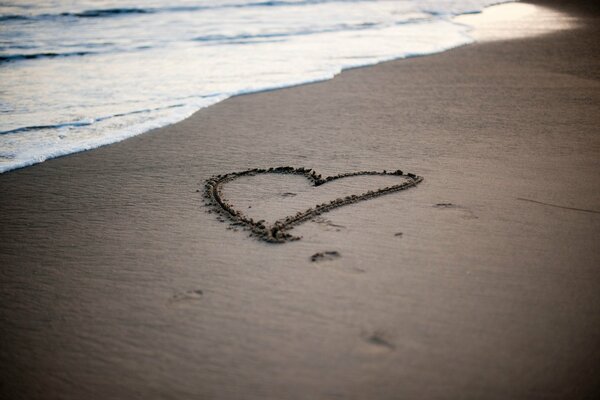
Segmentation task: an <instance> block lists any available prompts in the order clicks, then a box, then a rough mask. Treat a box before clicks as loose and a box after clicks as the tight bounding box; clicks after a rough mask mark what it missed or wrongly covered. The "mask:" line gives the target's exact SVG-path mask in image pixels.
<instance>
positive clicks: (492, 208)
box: [0, 1, 600, 399]
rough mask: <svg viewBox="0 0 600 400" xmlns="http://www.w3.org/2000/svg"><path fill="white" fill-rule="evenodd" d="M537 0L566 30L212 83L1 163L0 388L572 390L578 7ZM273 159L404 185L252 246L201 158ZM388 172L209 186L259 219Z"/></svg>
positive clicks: (578, 309)
mask: <svg viewBox="0 0 600 400" xmlns="http://www.w3.org/2000/svg"><path fill="white" fill-rule="evenodd" d="M555 3H557V2H553V1H547V2H536V4H545V5H548V6H550V7H558V9H560V10H562V11H564V12H569V13H570V15H572V16H573V18H577V21H578V28H577V29H573V30H568V31H560V32H556V33H552V34H549V35H544V36H538V37H530V38H526V39H518V40H510V41H492V42H485V43H475V44H472V45H469V46H463V47H460V48H457V49H453V50H450V51H446V52H443V53H438V54H435V55H429V56H427V57H416V58H409V59H401V60H397V61H390V62H386V63H381V64H377V65H375V66H370V67H366V68H357V69H350V70H346V71H344V72H343V73H341V74H339V75H337V76H336V77H335V78H334V79H331V80H327V81H324V82H319V83H313V84H305V85H301V86H295V87H292V88H285V89H279V90H275V91H269V92H261V93H255V94H251V95H241V96H236V97H232V98H229V99H227V100H225V101H223V102H220V103H218V104H216V105H213V106H211V107H208V108H205V109H202V110H200V111H198V112H196V113H195V114H194V115H193V116H192V117H189V118H187V119H185V120H183V121H181V122H179V123H176V124H173V125H169V126H167V127H164V128H160V129H158V130H155V131H150V132H147V133H145V134H143V135H138V136H136V137H133V138H131V139H128V140H125V141H122V142H119V143H115V144H112V145H110V146H104V147H101V148H97V149H95V150H91V151H86V152H81V153H76V154H72V155H69V156H68V157H61V158H56V159H53V160H49V161H46V162H44V163H41V164H37V165H35V166H32V167H27V168H22V169H18V170H14V171H11V172H9V173H5V174H2V175H0V193H1V194H0V220H2V224H1V231H0V265H2V274H1V277H0V283H1V284H0V293H1V294H0V298H1V301H0V318H1V319H2V321H3V323H2V324H1V325H0V336H2V338H3V341H2V344H1V345H0V370H1V372H2V378H1V379H2V381H1V385H0V393H2V395H3V396H5V397H10V398H58V397H60V398H66V399H68V398H73V399H76V398H177V399H182V398H202V399H235V398H247V399H306V398H311V399H312V398H344V399H365V398H377V399H395V398H431V399H451V398H459V397H467V398H480V399H502V398H513V399H532V398H540V399H541V398H548V397H557V398H591V397H593V395H594V394H595V393H598V392H599V391H600V387H599V386H598V382H597V379H596V377H595V374H594V371H596V370H597V368H598V367H599V366H600V347H599V345H598V343H600V321H599V319H598V315H600V295H599V293H600V272H599V271H598V268H597V266H598V265H600V253H599V252H598V250H597V243H598V238H599V237H600V217H599V216H598V215H597V213H596V212H589V211H590V210H591V211H595V210H600V204H599V203H598V201H599V200H598V199H600V172H599V171H600V139H599V137H598V126H600V115H599V114H598V111H597V110H598V106H599V105H600V75H599V74H598V71H599V70H600V61H599V57H598V54H600V53H599V51H600V49H599V47H600V40H599V38H600V28H599V26H600V23H599V21H600V13H598V6H597V5H594V4H593V2H591V1H589V2H585V1H578V2H571V3H569V4H567V5H565V4H555ZM280 165H293V166H295V167H305V168H311V169H313V170H315V171H318V173H319V174H322V175H323V176H338V175H340V174H345V173H353V172H356V171H396V170H398V169H401V170H403V171H410V172H411V173H414V174H415V175H416V176H419V177H424V180H423V182H421V183H419V185H418V186H417V187H414V188H411V189H410V190H406V191H399V192H398V193H394V194H389V195H386V196H381V197H378V198H376V199H372V200H369V201H366V202H360V203H359V204H352V205H348V206H347V207H340V208H337V209H335V210H331V211H330V212H328V213H326V214H323V215H322V216H321V217H320V218H315V219H313V220H311V221H309V222H306V223H303V224H301V225H298V226H296V227H295V228H294V235H298V236H302V237H303V238H302V240H299V241H291V242H287V243H282V244H276V245H274V244H270V243H264V242H262V241H259V240H256V239H255V238H253V237H248V235H247V232H246V233H244V232H242V231H235V230H234V229H227V224H225V223H224V222H222V221H220V220H219V218H218V217H217V216H216V215H215V214H214V213H208V211H210V209H209V208H207V207H205V206H204V205H203V197H202V196H203V194H204V185H205V182H206V181H207V180H208V179H210V178H211V177H212V176H216V175H223V174H228V173H232V172H234V171H245V170H249V169H253V168H265V169H266V168H270V167H277V166H280ZM304 172H306V170H304ZM307 173H308V172H307ZM387 174H388V173H385V175H386V176H378V175H377V176H357V177H352V178H350V179H347V180H346V179H339V180H336V181H334V182H331V183H330V184H327V185H321V186H320V187H319V188H318V190H317V188H314V187H312V186H310V185H308V184H307V179H306V178H305V177H304V176H297V177H296V178H297V179H295V180H294V179H290V177H288V176H287V175H289V174H287V175H286V174H281V175H282V176H277V177H272V176H268V174H262V175H260V174H259V175H257V176H253V177H244V178H243V179H242V178H240V179H239V180H236V182H230V183H228V184H227V187H226V188H224V190H223V193H224V196H225V197H226V199H227V200H228V201H230V202H231V203H233V204H235V205H236V209H239V210H244V214H245V215H247V216H248V218H254V220H255V221H256V220H258V219H260V217H261V216H264V215H265V214H266V217H267V218H266V219H269V217H272V219H273V220H277V218H275V216H278V215H282V216H285V215H293V212H295V211H296V210H298V211H303V210H306V209H307V208H308V207H307V206H314V205H315V204H322V203H324V204H327V202H328V201H329V200H331V199H332V198H333V199H335V198H336V197H337V198H341V199H344V198H345V197H344V196H347V195H350V196H351V195H356V194H360V193H365V192H366V193H368V191H369V190H371V191H375V190H377V189H378V188H381V187H385V186H388V185H389V184H390V183H389V182H390V181H389V180H388V181H386V180H385V179H388V178H389V179H392V178H394V177H392V176H387ZM376 178H377V179H380V180H377V179H376ZM318 179H320V178H318ZM219 196H221V195H220V194H219ZM350 198H351V197H350ZM288 210H292V211H293V212H288ZM583 211H588V212H583Z"/></svg>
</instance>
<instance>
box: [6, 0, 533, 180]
mask: <svg viewBox="0 0 600 400" xmlns="http://www.w3.org/2000/svg"><path fill="white" fill-rule="evenodd" d="M515 4H516V5H517V6H518V5H520V4H522V3H519V2H517V1H515V0H510V1H509V2H508V3H497V4H492V5H490V6H488V7H485V8H484V9H483V10H481V11H480V12H476V13H474V12H468V13H465V14H458V15H455V16H454V17H452V18H450V20H449V21H451V22H453V23H456V22H458V21H460V20H461V19H462V18H464V17H465V16H466V17H467V21H472V22H475V23H478V22H479V18H480V17H481V16H482V15H483V13H484V12H485V13H490V9H492V10H495V9H498V8H500V9H501V8H502V7H503V6H509V7H510V6H511V5H515ZM492 13H493V11H492ZM459 23H460V22H459ZM461 24H462V25H465V26H468V25H469V24H468V23H466V24H465V23H461ZM482 26H485V24H482ZM468 36H469V40H470V42H468V43H463V44H457V45H453V46H450V47H447V48H445V49H444V50H439V51H435V52H433V53H425V54H413V55H400V56H394V57H391V58H388V59H381V60H379V61H376V62H369V63H366V64H360V65H354V66H346V67H345V66H341V67H340V69H339V70H338V71H336V72H332V75H330V76H329V75H328V76H327V77H321V78H316V79H312V80H310V79H309V80H306V81H302V82H300V83H293V82H292V83H289V84H285V85H283V86H281V85H275V86H273V87H269V88H265V89H260V90H256V91H249V92H245V91H244V90H240V91H238V92H236V93H233V94H227V93H222V94H217V95H211V96H208V97H207V98H211V97H216V98H218V99H219V100H217V101H216V102H209V104H208V105H205V106H203V107H201V108H197V109H195V110H194V111H191V112H189V110H188V111H186V112H185V115H186V116H185V117H183V118H181V117H180V116H177V117H173V116H169V117H163V118H159V119H158V120H156V121H150V123H146V124H141V125H140V124H138V125H135V126H131V127H129V130H124V131H119V132H118V133H117V134H116V135H114V136H112V137H104V136H98V137H95V138H93V140H91V141H90V142H87V143H85V144H84V145H82V146H83V147H81V149H80V150H76V151H73V150H71V149H67V150H57V151H55V152H54V153H52V154H44V155H40V154H38V155H37V156H36V158H38V159H39V158H40V157H43V158H44V159H43V161H36V160H34V161H31V160H27V161H24V162H23V163H22V164H20V165H19V166H17V167H10V168H9V169H3V168H4V166H3V165H2V164H1V163H0V174H4V173H7V172H11V171H15V170H18V169H22V168H29V167H31V166H34V165H37V164H40V163H43V162H46V161H48V160H53V159H56V158H60V157H66V156H70V155H73V154H77V153H81V152H86V151H91V150H95V149H97V148H100V147H104V146H110V145H113V144H115V143H120V142H122V141H123V140H128V139H130V138H133V137H136V136H139V135H143V134H146V133H148V132H151V131H154V130H156V129H162V128H166V127H168V126H170V125H173V124H176V123H179V122H181V121H183V120H185V119H187V118H190V117H192V116H193V115H194V114H195V113H197V112H199V111H200V110H203V109H205V108H208V107H211V106H213V105H215V104H219V103H221V102H223V101H225V100H227V99H230V98H234V97H238V96H246V95H252V94H259V93H268V92H272V91H275V90H281V89H291V88H294V87H298V86H302V85H311V84H316V83H321V82H326V81H328V80H331V79H334V78H335V77H336V76H338V75H339V74H341V73H343V72H345V71H349V70H353V69H359V68H368V67H372V66H375V65H378V64H382V63H386V62H391V61H399V60H405V59H410V58H415V57H427V56H431V55H434V54H438V53H443V52H446V51H450V50H453V49H456V48H460V47H463V46H468V45H472V44H474V43H476V40H475V39H474V38H473V37H472V36H471V35H470V34H469V35H468ZM184 108H185V109H188V108H189V105H185V106H184ZM107 118H111V117H106V116H104V117H100V118H99V119H98V120H97V121H96V122H100V120H104V119H107ZM165 120H166V121H169V122H164V121H165ZM80 123H81V121H70V122H64V123H62V124H61V125H63V126H67V125H77V124H80ZM34 128H35V126H34ZM29 129H30V127H21V128H17V129H14V130H11V131H6V132H4V133H5V134H6V133H12V132H13V131H14V132H19V131H27V130H29ZM0 156H1V155H0Z"/></svg>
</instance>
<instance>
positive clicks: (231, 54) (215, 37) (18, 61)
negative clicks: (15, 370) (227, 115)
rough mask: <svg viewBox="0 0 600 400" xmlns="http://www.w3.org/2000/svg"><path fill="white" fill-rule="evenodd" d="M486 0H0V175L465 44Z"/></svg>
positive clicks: (487, 2)
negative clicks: (200, 114)
mask: <svg viewBox="0 0 600 400" xmlns="http://www.w3.org/2000/svg"><path fill="white" fill-rule="evenodd" d="M491 3H497V1H492V0H473V1H468V0H463V1H417V0H401V1H360V0H357V1H332V0H290V1H256V0H246V1H244V0H220V1H191V0H177V1H169V2H167V1H165V0H151V1H144V2H141V1H137V2H136V1H92V0H88V1H67V0H62V1H39V2H23V1H14V0H13V1H8V2H3V3H1V5H0V115H1V116H2V117H1V119H0V172H4V171H8V170H11V169H14V168H19V167H24V166H27V165H31V164H34V163H37V162H41V161H44V160H45V159H47V158H51V157H56V156H60V155H65V154H69V153H73V152H77V151H82V150H87V149H91V148H95V147H98V146H101V145H105V144H109V143H114V142H117V141H120V140H123V139H125V138H127V137H131V136H133V135H136V134H139V133H143V132H145V131H148V130H150V129H152V128H156V127H160V126H164V125H167V124H170V123H174V122H176V121H179V120H181V119H183V118H185V117H187V116H189V115H191V114H192V113H193V112H194V111H196V110H198V109H200V108H203V107H207V106H209V105H211V104H214V103H216V102H219V101H222V100H224V99H226V98H228V97H230V96H233V95H236V94H240V93H249V92H256V91H262V90H267V89H272V88H278V87H285V86H291V85H296V84H301V83H306V82H313V81H318V80H323V79H329V78H331V77H333V76H334V75H335V74H337V73H339V72H340V71H341V70H342V69H344V68H350V67H357V66H363V65H370V64H375V63H378V62H381V61H385V60H390V59H394V58H401V57H411V56H416V55H423V54H430V53H435V52H439V51H443V50H446V49H449V48H452V47H456V46H460V45H463V44H466V43H469V42H471V41H472V39H471V38H470V37H469V35H468V30H469V28H468V27H467V26H465V25H462V24H458V23H455V22H453V21H451V17H452V16H454V15H457V14H462V13H471V12H477V11H479V10H481V9H482V8H483V7H484V6H486V5H489V4H491Z"/></svg>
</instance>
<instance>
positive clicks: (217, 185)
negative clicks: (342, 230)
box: [204, 167, 423, 243]
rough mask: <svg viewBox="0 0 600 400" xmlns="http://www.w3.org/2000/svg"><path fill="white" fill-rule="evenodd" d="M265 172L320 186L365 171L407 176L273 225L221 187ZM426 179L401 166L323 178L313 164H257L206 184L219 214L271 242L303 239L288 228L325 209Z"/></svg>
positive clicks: (208, 202) (209, 201) (206, 194)
mask: <svg viewBox="0 0 600 400" xmlns="http://www.w3.org/2000/svg"><path fill="white" fill-rule="evenodd" d="M261 174H292V175H302V176H304V177H305V178H306V179H308V180H309V181H310V183H311V184H312V185H313V186H314V187H316V186H321V185H323V184H325V183H327V182H331V181H334V180H338V179H343V178H349V177H352V176H362V175H394V176H402V177H405V178H407V180H406V181H404V182H403V183H401V184H398V185H393V186H387V187H385V188H381V189H377V190H375V191H372V190H369V191H367V192H365V193H362V194H360V195H349V196H346V197H344V198H338V199H336V200H332V201H330V202H329V203H322V204H318V205H316V206H314V207H311V208H309V209H307V210H305V211H300V212H298V213H297V214H296V215H294V216H288V217H285V218H282V219H280V220H277V221H275V222H274V223H273V224H272V225H270V226H267V225H265V224H264V222H265V221H264V220H260V221H254V219H252V218H249V217H247V216H246V215H244V214H243V213H242V212H241V211H237V210H235V209H234V208H233V206H231V205H230V204H229V203H228V202H227V201H226V200H225V199H224V198H223V196H222V192H221V189H222V187H223V185H224V184H225V183H228V182H231V181H233V180H235V179H238V178H241V177H244V176H254V175H261ZM422 181H423V177H421V176H418V175H415V174H411V173H406V174H405V173H403V172H402V171H401V170H396V171H393V172H387V171H386V170H384V171H382V172H380V171H358V172H348V173H343V174H338V175H334V176H329V177H327V178H322V177H321V175H320V174H317V173H316V172H315V171H314V170H312V169H310V168H308V169H307V168H303V167H300V168H294V167H275V168H268V169H261V168H253V169H248V170H245V171H241V172H231V173H228V174H225V175H215V176H213V177H211V178H209V179H207V180H206V182H205V184H204V189H205V190H204V197H205V199H206V205H207V206H208V207H211V208H212V210H213V211H215V212H217V213H218V214H220V215H222V216H225V217H226V218H228V219H229V220H230V223H231V225H233V226H241V227H243V228H244V229H246V230H249V231H250V232H251V235H252V236H255V237H256V238H258V239H260V240H263V241H265V242H269V243H285V242H288V241H294V240H300V239H301V237H298V236H292V235H290V234H289V233H287V231H289V230H291V229H292V228H293V227H294V226H297V225H300V224H302V223H304V222H306V221H309V220H311V219H313V218H314V217H316V216H318V215H321V214H323V213H326V212H329V211H331V210H334V209H336V208H339V207H343V206H346V205H350V204H354V203H358V202H361V201H365V200H370V199H373V198H376V197H379V196H383V195H386V194H390V193H395V192H398V191H401V190H406V189H409V188H411V187H416V186H417V185H418V184H419V183H421V182H422Z"/></svg>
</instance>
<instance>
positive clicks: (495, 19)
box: [454, 3, 577, 42]
mask: <svg viewBox="0 0 600 400" xmlns="http://www.w3.org/2000/svg"><path fill="white" fill-rule="evenodd" d="M454 21H456V22H459V23H463V24H466V25H469V26H471V27H473V28H474V30H473V31H471V32H469V35H470V36H471V37H473V38H474V39H475V40H477V41H479V42H484V41H486V42H487V41H494V40H510V39H518V38H524V37H530V36H538V35H545V34H548V33H552V32H555V31H560V30H565V29H573V28H575V27H576V24H577V20H576V19H575V18H574V17H571V16H569V15H567V14H563V13H560V12H558V11H555V10H552V9H550V8H547V7H542V6H538V5H535V4H523V3H511V4H502V5H496V6H491V7H489V8H486V9H485V10H483V12H482V13H481V14H469V15H460V16H458V17H456V18H454Z"/></svg>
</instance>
